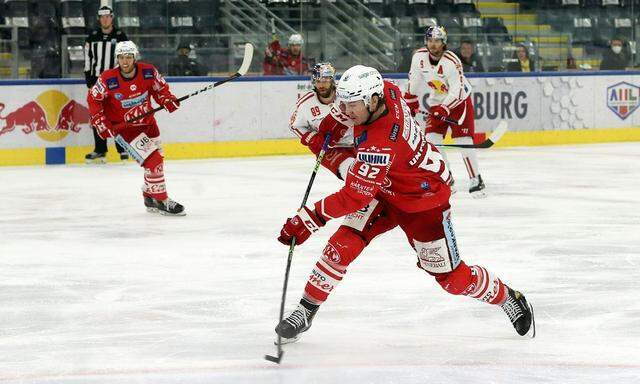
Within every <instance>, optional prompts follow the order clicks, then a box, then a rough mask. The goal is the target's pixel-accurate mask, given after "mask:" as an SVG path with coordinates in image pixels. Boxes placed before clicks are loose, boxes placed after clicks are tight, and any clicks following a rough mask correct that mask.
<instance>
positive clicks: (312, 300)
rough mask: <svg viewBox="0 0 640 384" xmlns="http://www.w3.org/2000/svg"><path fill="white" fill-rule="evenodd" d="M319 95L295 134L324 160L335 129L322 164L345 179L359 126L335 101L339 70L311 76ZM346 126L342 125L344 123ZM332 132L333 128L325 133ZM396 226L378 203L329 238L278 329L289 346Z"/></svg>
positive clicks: (301, 112) (303, 110)
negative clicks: (307, 318) (300, 326)
mask: <svg viewBox="0 0 640 384" xmlns="http://www.w3.org/2000/svg"><path fill="white" fill-rule="evenodd" d="M311 83H312V84H313V87H314V89H313V91H312V92H309V93H307V94H304V95H302V97H300V99H299V100H298V102H297V103H296V109H295V111H294V112H293V115H292V116H291V130H292V132H294V133H295V134H296V135H298V136H299V137H300V142H301V143H302V144H303V145H305V146H307V147H308V148H309V150H310V151H311V152H313V153H314V154H315V155H318V153H319V152H320V149H321V148H322V144H323V142H324V135H323V134H321V133H319V131H320V130H323V129H324V130H325V131H326V130H331V131H332V135H333V140H332V145H331V146H330V148H329V149H327V150H326V152H325V155H324V157H323V159H322V165H323V166H324V167H325V168H326V169H328V170H329V171H331V172H332V173H334V174H335V175H336V176H337V177H338V178H340V179H341V180H344V179H345V178H346V177H347V174H348V170H349V167H350V166H351V164H353V162H354V161H355V150H354V147H353V125H352V124H351V122H350V119H349V118H348V117H347V116H345V115H344V114H343V113H342V112H341V111H340V110H339V108H338V107H337V106H336V105H334V101H335V69H334V68H333V66H332V65H331V64H330V63H318V64H316V65H314V67H313V69H312V74H311ZM339 122H340V123H339ZM323 127H328V128H323ZM394 227H396V224H395V223H394V222H393V221H391V220H389V219H388V218H387V217H386V215H385V213H384V211H383V210H382V206H381V205H379V202H378V201H377V200H375V199H373V200H372V201H371V202H370V203H369V204H367V205H366V206H364V207H362V208H361V209H359V210H357V211H355V212H353V213H350V214H348V215H346V216H345V218H344V220H343V222H342V224H341V225H340V227H339V228H338V230H337V231H336V232H335V233H334V234H333V235H332V236H331V237H330V238H329V241H328V242H327V245H326V246H325V247H324V249H323V251H322V254H321V255H320V257H319V258H318V261H317V262H316V264H315V266H314V267H313V270H312V271H311V273H310V275H309V278H308V280H307V284H306V285H305V288H304V292H303V294H302V298H301V299H300V303H299V305H298V309H297V310H296V311H295V312H294V314H293V316H294V317H289V318H287V319H286V320H283V322H282V323H280V324H279V325H278V327H277V329H276V332H278V333H280V336H282V337H283V338H282V342H283V343H290V342H292V341H296V340H297V339H298V338H297V332H296V331H295V328H294V327H293V326H292V325H291V322H292V321H295V319H297V320H298V321H303V319H304V317H302V315H303V313H305V311H314V309H315V308H318V307H319V306H320V305H321V304H322V303H324V302H325V301H326V300H327V298H328V296H329V294H330V293H331V291H332V290H333V288H334V287H335V286H337V285H338V283H339V282H340V280H342V279H343V278H344V276H345V274H346V273H347V267H348V266H349V264H350V263H351V262H353V260H355V259H356V258H357V257H358V256H359V255H360V254H361V253H362V251H363V250H364V248H365V247H366V246H367V245H369V243H370V242H371V241H372V240H373V239H374V238H375V237H376V236H378V235H380V234H382V233H384V232H387V231H389V230H391V229H393V228H394Z"/></svg>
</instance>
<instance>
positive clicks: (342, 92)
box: [336, 65, 384, 107]
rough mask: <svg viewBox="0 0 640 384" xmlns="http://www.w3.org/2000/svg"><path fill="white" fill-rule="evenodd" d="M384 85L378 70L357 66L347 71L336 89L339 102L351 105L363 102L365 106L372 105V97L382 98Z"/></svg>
mask: <svg viewBox="0 0 640 384" xmlns="http://www.w3.org/2000/svg"><path fill="white" fill-rule="evenodd" d="M383 93H384V83H383V81H382V75H381V74H380V72H378V70H377V69H375V68H371V67H365V66H364V65H356V66H353V67H351V68H349V69H347V70H346V71H345V72H344V73H343V74H342V77H340V81H339V82H338V86H337V87H336V96H337V100H338V102H341V103H349V102H351V101H358V100H363V101H364V105H365V106H367V107H368V106H369V104H371V96H373V95H378V96H382V95H383Z"/></svg>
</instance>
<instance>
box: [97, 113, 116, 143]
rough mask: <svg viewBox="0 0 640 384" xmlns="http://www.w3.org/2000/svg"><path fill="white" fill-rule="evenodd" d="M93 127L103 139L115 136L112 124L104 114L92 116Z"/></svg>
mask: <svg viewBox="0 0 640 384" xmlns="http://www.w3.org/2000/svg"><path fill="white" fill-rule="evenodd" d="M91 126H92V127H94V128H95V129H96V132H98V136H100V137H101V138H103V139H107V138H109V137H113V136H115V132H114V131H113V126H112V125H111V122H110V121H109V120H107V118H106V117H105V116H104V115H103V114H97V115H93V116H91Z"/></svg>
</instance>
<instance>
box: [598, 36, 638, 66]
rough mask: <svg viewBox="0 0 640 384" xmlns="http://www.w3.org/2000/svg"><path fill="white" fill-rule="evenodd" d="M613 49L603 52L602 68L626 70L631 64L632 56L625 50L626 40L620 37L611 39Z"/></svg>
mask: <svg viewBox="0 0 640 384" xmlns="http://www.w3.org/2000/svg"><path fill="white" fill-rule="evenodd" d="M610 46H611V49H607V50H606V51H604V52H603V53H602V61H601V62H600V69H602V70H624V69H626V68H627V67H629V66H631V57H630V55H629V54H628V53H627V52H626V51H625V50H624V48H623V46H624V41H623V40H622V39H621V38H619V37H614V38H613V39H611V43H610Z"/></svg>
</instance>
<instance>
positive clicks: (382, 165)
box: [276, 65, 535, 338]
mask: <svg viewBox="0 0 640 384" xmlns="http://www.w3.org/2000/svg"><path fill="white" fill-rule="evenodd" d="M337 98H338V101H339V102H340V103H341V106H344V110H345V114H346V115H347V116H348V117H349V118H350V119H351V120H352V122H353V124H354V125H355V127H354V137H355V148H356V158H355V162H354V163H353V165H352V166H351V167H350V168H349V172H348V174H347V177H346V180H345V185H344V187H342V189H340V190H339V191H338V192H336V193H334V194H332V195H330V196H327V197H325V198H324V199H321V200H319V201H318V202H316V203H315V204H314V205H313V206H311V207H303V208H302V209H300V210H299V211H298V213H297V215H295V216H294V217H293V218H289V219H287V220H286V222H285V224H284V226H283V227H282V230H281V232H280V236H279V237H278V241H280V242H281V243H283V244H286V245H288V244H289V243H290V241H291V240H292V239H293V237H295V239H296V244H302V243H304V242H305V241H306V240H307V239H308V238H309V236H311V234H312V233H314V232H317V231H318V230H319V229H320V228H321V227H323V226H324V225H325V224H326V223H327V221H329V220H331V219H336V218H339V217H341V216H344V215H346V214H349V213H352V212H355V211H357V210H358V209H361V208H362V207H364V206H366V205H367V204H370V203H371V202H372V201H373V200H374V198H375V200H376V201H378V202H379V204H378V205H379V206H380V207H382V209H383V210H384V212H385V215H386V219H387V220H390V221H391V222H392V223H394V224H397V225H398V226H399V227H400V228H402V230H403V231H404V233H405V234H406V236H407V239H408V240H409V244H410V245H411V247H412V248H413V249H414V250H415V252H416V256H417V266H418V267H419V268H421V269H423V270H424V271H425V272H426V273H428V274H429V275H431V276H433V277H434V278H435V280H436V282H438V284H440V286H441V287H442V288H443V289H444V290H445V291H446V292H448V293H450V294H454V295H465V296H471V297H473V298H475V299H478V300H480V301H483V302H486V303H489V304H493V305H499V306H501V307H502V309H503V310H504V311H505V313H506V314H507V315H508V317H509V319H510V321H511V323H512V324H513V326H514V327H515V329H516V331H517V332H518V334H520V335H527V334H529V335H530V336H532V337H533V336H535V322H534V319H533V308H532V306H531V305H530V304H529V303H528V302H527V300H526V299H525V297H524V295H522V294H521V293H520V292H518V291H514V290H513V289H511V288H509V287H508V286H507V285H505V284H504V283H503V282H502V281H501V280H500V279H499V278H498V277H497V276H495V275H494V274H493V273H491V272H489V271H488V270H487V269H485V268H484V267H481V266H478V265H471V266H468V265H467V264H466V263H465V262H464V261H462V260H461V258H460V255H459V253H458V247H457V244H456V237H455V234H454V231H453V226H452V222H451V207H450V205H449V198H450V195H451V190H450V188H449V185H448V182H447V181H448V179H449V178H450V173H449V169H448V168H447V165H446V163H445V161H444V159H443V158H442V156H441V155H440V153H439V152H438V150H437V149H436V147H435V146H434V145H433V144H431V143H430V142H428V141H427V140H426V139H425V137H424V135H423V133H422V132H421V131H420V129H419V128H418V127H417V125H416V123H415V121H414V120H413V119H412V117H411V114H410V110H409V108H408V106H407V104H406V102H405V101H404V99H403V98H402V97H401V93H400V89H399V88H398V87H397V86H395V85H393V84H391V83H389V82H385V81H383V80H382V76H381V75H380V73H379V72H378V71H377V70H375V69H374V68H370V67H365V66H362V65H357V66H355V67H352V68H350V69H348V70H347V71H346V72H345V73H344V74H343V75H342V78H341V79H340V82H339V83H338V86H337ZM321 133H323V131H322V130H321ZM339 280H340V278H339V276H334V281H332V284H333V287H335V285H336V284H337V283H338V282H339ZM318 308H319V306H299V307H298V308H297V309H296V310H295V311H294V312H293V313H292V314H291V315H290V316H288V317H287V318H286V319H284V320H283V321H282V322H281V323H280V324H278V327H276V332H278V334H279V335H280V336H282V337H285V338H292V337H297V336H298V335H299V333H300V332H304V331H306V330H307V329H309V327H310V326H311V322H312V320H313V317H314V316H315V314H316V312H317V311H318Z"/></svg>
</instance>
